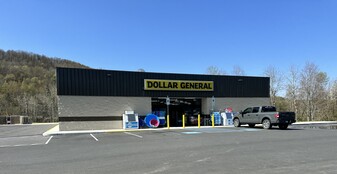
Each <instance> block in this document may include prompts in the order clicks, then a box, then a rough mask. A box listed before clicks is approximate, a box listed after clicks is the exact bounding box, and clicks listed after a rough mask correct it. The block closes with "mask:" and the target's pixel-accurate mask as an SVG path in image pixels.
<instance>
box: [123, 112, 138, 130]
mask: <svg viewBox="0 0 337 174" xmlns="http://www.w3.org/2000/svg"><path fill="white" fill-rule="evenodd" d="M123 129H139V118H138V114H137V113H135V112H134V111H125V113H124V114H123Z"/></svg>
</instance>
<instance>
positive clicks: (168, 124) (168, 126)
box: [166, 114, 170, 129]
mask: <svg viewBox="0 0 337 174" xmlns="http://www.w3.org/2000/svg"><path fill="white" fill-rule="evenodd" d="M166 122H167V129H170V116H169V115H168V114H167V119H166Z"/></svg>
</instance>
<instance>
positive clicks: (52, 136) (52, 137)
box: [45, 136, 53, 144]
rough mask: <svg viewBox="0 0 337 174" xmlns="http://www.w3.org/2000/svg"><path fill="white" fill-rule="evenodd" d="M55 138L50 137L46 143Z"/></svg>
mask: <svg viewBox="0 0 337 174" xmlns="http://www.w3.org/2000/svg"><path fill="white" fill-rule="evenodd" d="M52 138H53V136H51V137H49V139H48V140H47V142H46V143H45V144H48V143H49V141H50V140H51V139H52Z"/></svg>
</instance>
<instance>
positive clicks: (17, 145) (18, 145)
mask: <svg viewBox="0 0 337 174" xmlns="http://www.w3.org/2000/svg"><path fill="white" fill-rule="evenodd" d="M38 145H44V144H42V143H36V144H16V145H4V146H0V148H3V147H23V146H38Z"/></svg>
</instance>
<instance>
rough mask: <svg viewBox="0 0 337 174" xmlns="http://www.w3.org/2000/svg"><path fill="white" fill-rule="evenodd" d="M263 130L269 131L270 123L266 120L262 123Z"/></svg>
mask: <svg viewBox="0 0 337 174" xmlns="http://www.w3.org/2000/svg"><path fill="white" fill-rule="evenodd" d="M262 126H263V129H270V128H271V127H272V125H271V122H270V120H269V119H268V118H266V119H264V120H263V121H262Z"/></svg>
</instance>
